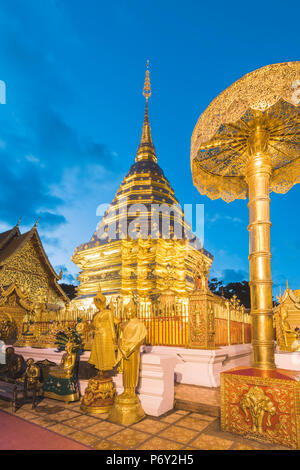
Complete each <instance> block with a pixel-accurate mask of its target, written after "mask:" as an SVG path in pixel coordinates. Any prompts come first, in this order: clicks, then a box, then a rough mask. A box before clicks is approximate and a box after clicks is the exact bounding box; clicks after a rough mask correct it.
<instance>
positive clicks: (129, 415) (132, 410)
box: [108, 393, 146, 426]
mask: <svg viewBox="0 0 300 470" xmlns="http://www.w3.org/2000/svg"><path fill="white" fill-rule="evenodd" d="M145 416H146V415H145V412H144V410H143V408H142V405H141V403H140V400H139V398H138V397H137V395H133V396H129V395H127V394H125V393H122V394H121V395H118V396H117V397H116V399H115V403H114V405H113V407H112V409H111V411H110V414H109V417H108V419H109V421H111V422H112V423H117V424H123V426H130V425H131V424H134V423H138V422H139V421H141V419H143V418H145Z"/></svg>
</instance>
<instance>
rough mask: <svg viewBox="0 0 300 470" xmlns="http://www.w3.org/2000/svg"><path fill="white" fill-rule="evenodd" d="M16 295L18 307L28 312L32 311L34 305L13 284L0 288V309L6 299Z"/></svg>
mask: <svg viewBox="0 0 300 470" xmlns="http://www.w3.org/2000/svg"><path fill="white" fill-rule="evenodd" d="M14 292H15V293H16V294H17V296H18V299H19V302H20V305H21V306H22V307H23V308H24V309H25V310H28V311H31V310H33V308H34V304H33V303H32V302H31V301H30V300H29V299H28V298H27V295H26V293H24V292H23V291H22V289H20V288H19V287H18V286H16V285H15V284H11V285H10V286H8V287H6V288H4V287H0V307H2V306H3V305H5V304H6V302H7V299H8V298H9V297H10V296H11V295H12V294H13V293H14Z"/></svg>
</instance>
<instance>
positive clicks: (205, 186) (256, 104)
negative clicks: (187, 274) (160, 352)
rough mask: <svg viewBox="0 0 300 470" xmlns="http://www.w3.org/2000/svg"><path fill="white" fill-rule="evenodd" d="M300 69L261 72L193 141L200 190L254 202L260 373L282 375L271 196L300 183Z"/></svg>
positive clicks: (217, 109) (254, 310)
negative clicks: (278, 353)
mask: <svg viewBox="0 0 300 470" xmlns="http://www.w3.org/2000/svg"><path fill="white" fill-rule="evenodd" d="M299 105H300V62H287V63H282V64H273V65H268V66H266V67H263V68H261V69H258V70H255V71H254V72H251V73H249V74H247V75H245V76H244V77H242V78H241V79H240V80H238V81H237V82H235V83H234V84H233V85H231V86H230V87H229V88H227V89H226V90H225V91H223V93H221V94H220V95H219V96H218V97H217V98H216V99H215V100H214V101H212V103H211V104H210V105H209V107H208V108H207V109H206V110H205V111H204V113H203V114H202V115H201V116H200V118H199V120H198V122H197V124H196V126H195V129H194V132H193V136H192V144H191V167H192V174H193V182H194V184H195V186H196V187H197V188H198V190H199V192H200V193H201V194H205V195H207V196H209V197H210V198H211V199H217V198H219V197H220V198H222V199H224V200H225V201H227V202H230V201H233V200H234V199H245V198H246V197H247V196H248V198H249V204H248V206H249V221H250V222H249V226H248V230H249V238H250V245H249V253H250V254H249V264H250V289H251V315H252V336H253V339H252V344H253V351H254V362H253V367H256V368H260V369H272V368H275V363H274V337H273V326H272V315H273V312H272V280H271V252H270V226H271V223H270V215H269V206H270V198H269V193H270V191H275V192H278V193H285V192H287V191H288V190H289V189H290V188H291V187H292V186H293V185H294V184H296V183H299V182H300V106H299Z"/></svg>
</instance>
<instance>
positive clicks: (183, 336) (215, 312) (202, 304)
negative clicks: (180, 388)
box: [138, 291, 251, 347]
mask: <svg viewBox="0 0 300 470" xmlns="http://www.w3.org/2000/svg"><path fill="white" fill-rule="evenodd" d="M203 299H204V300H203ZM208 312H209V314H208ZM138 316H139V318H140V319H141V320H143V321H144V322H145V325H146V327H147V330H148V335H147V338H146V344H149V345H153V346H182V347H189V346H191V347H195V346H193V345H192V342H191V338H190V335H191V321H190V320H189V316H190V305H189V301H188V299H186V300H185V301H182V299H179V301H178V299H176V298H175V297H173V298H171V296H169V297H168V299H167V301H166V299H165V298H163V299H159V300H158V302H157V303H154V304H152V305H151V304H148V305H145V304H144V305H143V302H141V304H140V309H139V314H138ZM201 316H203V317H206V316H208V317H209V318H210V320H209V321H210V323H212V324H210V325H209V327H210V329H211V330H212V331H213V337H214V341H213V344H214V347H219V346H227V345H232V344H243V343H250V342H251V324H250V315H249V313H248V312H246V310H245V308H244V307H243V306H241V305H239V301H238V300H237V298H236V297H235V296H234V297H233V298H232V299H231V300H226V299H224V298H222V297H219V296H216V295H214V294H212V293H211V292H209V291H208V292H204V293H201V299H200V300H199V321H198V323H199V330H200V331H202V333H201V334H211V331H208V330H209V328H205V327H204V326H203V325H204V324H205V320H204V319H203V318H201ZM201 325H202V326H203V328H202V330H201ZM196 347H197V346H196Z"/></svg>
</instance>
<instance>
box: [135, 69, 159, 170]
mask: <svg viewBox="0 0 300 470" xmlns="http://www.w3.org/2000/svg"><path fill="white" fill-rule="evenodd" d="M143 95H144V97H145V98H146V106H145V115H144V124H143V130H142V136H141V141H140V145H139V146H138V149H137V152H136V158H135V161H136V162H138V161H140V160H152V161H154V162H157V158H156V153H155V147H154V145H153V142H152V135H151V127H150V122H149V113H148V99H149V98H150V96H151V83H150V73H149V60H147V70H146V76H145V82H144V89H143Z"/></svg>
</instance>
